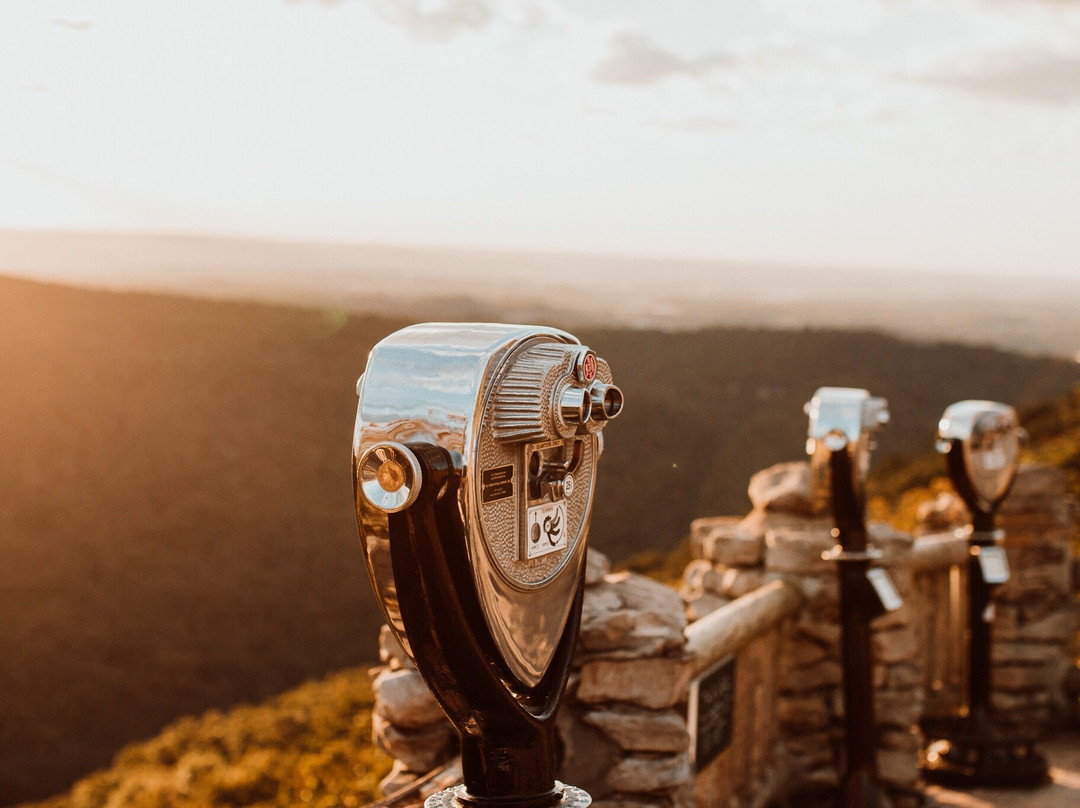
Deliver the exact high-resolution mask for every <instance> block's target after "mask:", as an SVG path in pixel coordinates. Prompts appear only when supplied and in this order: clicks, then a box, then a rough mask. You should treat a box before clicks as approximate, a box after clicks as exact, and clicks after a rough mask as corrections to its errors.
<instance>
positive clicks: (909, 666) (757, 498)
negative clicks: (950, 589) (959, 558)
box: [682, 463, 922, 806]
mask: <svg viewBox="0 0 1080 808" xmlns="http://www.w3.org/2000/svg"><path fill="white" fill-rule="evenodd" d="M749 493H750V498H751V501H752V502H753V504H754V510H753V511H751V513H750V514H749V515H748V516H747V517H746V518H744V519H741V520H733V519H729V518H719V519H699V520H697V521H695V522H694V523H693V525H692V532H691V543H692V549H693V552H694V555H695V557H696V558H695V560H694V561H693V562H691V564H690V565H689V566H688V567H687V570H686V575H685V578H684V584H683V590H682V594H683V596H684V598H685V599H686V601H687V604H688V609H689V610H690V611H691V612H692V613H693V614H694V615H695V616H697V615H700V614H702V613H705V612H706V610H707V609H709V608H716V607H717V606H719V605H721V604H723V603H725V602H727V601H728V600H729V599H731V598H735V597H738V596H740V595H742V594H744V592H746V591H747V590H748V589H752V588H754V587H757V586H760V585H761V583H763V582H766V581H771V580H775V579H782V580H785V581H787V582H789V583H790V584H791V585H793V586H795V587H796V588H798V590H799V591H800V592H801V593H802V595H803V598H804V605H803V608H802V609H801V610H800V611H799V614H798V617H797V619H796V620H794V621H792V623H791V624H790V625H787V626H786V627H785V630H784V632H783V635H782V641H781V645H780V653H779V658H778V659H777V661H776V664H777V667H778V670H779V674H780V682H779V688H778V695H777V699H778V703H777V710H778V714H779V729H780V731H779V735H780V740H781V744H780V749H779V750H778V754H777V756H776V759H775V761H774V766H775V767H776V769H777V772H776V774H775V776H774V779H775V781H776V782H777V793H776V794H774V795H773V797H774V798H776V799H777V800H783V801H786V802H790V803H792V804H816V803H818V802H821V803H823V804H827V803H828V802H829V801H830V799H831V797H832V795H833V793H834V792H835V790H836V788H837V787H838V785H839V782H840V772H841V770H842V766H843V760H842V758H843V740H844V738H843V718H844V702H843V694H842V683H843V668H842V665H841V649H840V625H839V618H840V591H839V583H838V579H837V570H836V565H835V562H832V561H826V560H824V559H823V558H822V553H824V552H826V551H828V550H830V549H831V548H833V547H834V546H835V544H836V539H835V538H834V537H833V535H832V521H831V518H829V517H828V516H823V515H817V514H815V513H814V509H813V505H812V500H811V496H810V478H809V467H808V465H807V464H806V463H785V464H781V465H777V466H773V467H772V468H769V469H766V470H764V471H762V472H759V473H758V474H757V475H755V476H754V477H753V479H752V480H751V482H750V491H749ZM869 533H870V541H871V543H872V544H873V545H874V546H875V547H877V548H878V549H879V550H881V551H882V552H883V553H884V556H883V558H882V560H881V561H880V564H881V565H882V566H884V567H885V568H886V569H887V570H888V571H889V575H890V577H891V578H892V580H893V583H894V584H895V586H896V589H897V591H898V592H899V594H900V595H901V597H902V598H904V601H905V603H904V606H903V607H901V608H900V609H899V610H897V611H895V612H891V613H889V614H888V615H885V616H883V617H880V618H878V619H877V620H875V621H874V623H873V624H872V630H873V644H874V655H875V659H876V664H875V670H874V674H873V679H874V686H875V690H876V700H875V711H876V719H877V728H878V763H879V767H880V771H881V776H882V779H883V780H884V781H885V783H886V784H887V785H888V786H890V787H891V789H892V791H893V792H894V793H893V797H894V802H895V803H896V804H897V805H898V806H902V805H905V804H914V799H913V797H912V791H913V789H914V786H915V784H916V780H917V779H918V771H917V761H918V750H919V744H920V736H919V734H918V729H917V723H918V719H919V715H920V710H921V705H922V687H921V685H922V677H921V669H920V664H921V663H920V659H919V656H920V655H919V651H920V649H919V635H918V632H917V628H916V611H915V608H914V606H913V605H912V601H913V592H912V588H913V577H912V574H911V570H910V568H909V566H908V565H907V563H906V560H907V558H908V557H909V555H910V550H911V546H912V538H911V536H909V535H907V534H904V533H900V532H897V531H896V530H894V529H892V528H890V527H889V526H887V525H885V524H881V523H872V524H871V525H870V526H869Z"/></svg>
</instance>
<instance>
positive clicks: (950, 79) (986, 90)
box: [923, 48, 1080, 106]
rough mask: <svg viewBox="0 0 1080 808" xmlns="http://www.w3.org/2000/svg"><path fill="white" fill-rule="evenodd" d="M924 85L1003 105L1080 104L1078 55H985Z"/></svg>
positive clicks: (1028, 52)
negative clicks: (1000, 101) (986, 99)
mask: <svg viewBox="0 0 1080 808" xmlns="http://www.w3.org/2000/svg"><path fill="white" fill-rule="evenodd" d="M923 81H926V82H928V83H931V84H938V85H941V86H944V87H949V88H953V89H956V90H962V91H965V92H968V93H972V94H974V95H978V96H984V97H989V98H995V99H999V100H1002V101H1011V102H1019V103H1026V104H1044V105H1049V106H1071V105H1075V104H1078V103H1080V52H1078V53H1054V52H1051V51H1045V50H1036V49H1032V48H1026V49H1022V50H1016V51H1010V52H1006V53H994V54H988V55H987V56H986V57H984V58H982V59H981V60H980V61H979V62H978V63H977V64H976V65H973V66H971V67H969V68H967V69H962V68H954V69H952V70H947V71H942V72H939V73H937V74H936V75H929V76H926V77H924V78H923Z"/></svg>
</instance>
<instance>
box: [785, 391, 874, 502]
mask: <svg viewBox="0 0 1080 808" xmlns="http://www.w3.org/2000/svg"><path fill="white" fill-rule="evenodd" d="M803 409H804V410H805V412H806V414H807V415H809V416H810V425H809V429H808V431H807V440H806V453H807V454H808V455H810V483H811V488H812V491H813V498H814V504H815V508H816V509H817V510H819V511H821V510H824V509H825V508H826V507H827V505H828V503H829V497H830V483H829V455H830V454H832V453H833V452H840V451H845V450H846V451H848V452H849V453H850V454H851V457H852V461H853V462H852V464H851V465H852V473H853V475H854V479H853V480H852V482H853V483H854V486H855V488H854V490H855V491H856V492H860V493H861V492H862V489H863V486H864V484H865V482H866V477H867V475H868V474H869V471H870V455H871V452H873V450H874V449H875V448H876V446H875V442H874V434H875V433H876V432H878V431H879V430H880V429H881V428H882V427H883V426H885V425H886V424H887V423H889V405H888V402H887V401H886V400H885V399H884V398H880V397H876V396H871V395H870V393H869V391H867V390H863V389H861V388H857V387H819V388H818V389H817V390H816V391H815V392H814V395H813V396H812V397H811V399H810V401H809V402H807V404H806V406H805V407H804V408H803Z"/></svg>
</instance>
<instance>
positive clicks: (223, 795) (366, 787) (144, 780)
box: [36, 670, 391, 808]
mask: <svg viewBox="0 0 1080 808" xmlns="http://www.w3.org/2000/svg"><path fill="white" fill-rule="evenodd" d="M372 701H373V697H372V692H371V684H370V680H369V678H368V675H367V672H366V671H364V670H349V671H346V672H344V673H339V674H337V675H335V676H331V677H329V678H328V679H325V680H323V681H319V682H310V683H308V684H305V685H303V686H302V687H299V688H297V689H295V690H293V691H291V692H288V693H285V694H284V695H282V696H279V697H278V698H275V699H273V700H271V701H270V702H268V703H266V704H264V705H261V706H257V707H238V708H236V709H234V710H231V711H230V712H228V713H220V712H217V711H211V712H208V713H206V714H205V715H203V716H202V717H200V718H184V719H181V720H180V721H177V722H176V723H175V724H173V725H172V726H170V727H168V728H166V729H165V730H164V731H163V732H162V733H161V734H160V735H158V736H157V737H156V738H152V739H151V740H149V741H146V742H144V743H138V744H132V745H130V746H127V747H125V748H124V749H123V750H122V751H121V752H120V753H119V754H118V755H117V756H116V758H115V760H114V762H113V765H112V767H111V768H109V769H107V770H105V771H101V772H97V773H95V774H92V775H90V776H89V777H86V778H84V779H83V780H81V781H79V782H78V783H76V784H75V786H74V787H73V788H72V789H71V791H70V792H69V793H67V794H64V795H62V796H59V797H56V798H53V799H51V800H48V801H47V802H44V803H39V804H38V805H37V806H36V808H106V806H110V807H111V806H120V805H122V806H124V807H125V808H160V807H161V806H165V805H168V806H175V808H188V807H189V806H190V808H196V807H197V806H198V807H210V806H221V807H222V808H224V807H225V806H259V807H260V808H272V806H283V807H284V806H289V808H293V807H294V806H300V805H304V806H313V808H334V807H335V806H344V807H345V808H354V807H355V806H360V805H364V804H366V803H368V802H370V801H371V800H372V799H374V798H375V791H376V788H377V786H378V782H379V780H380V779H381V778H382V777H383V776H384V775H385V774H386V773H387V771H388V770H389V768H390V764H391V761H390V760H389V759H388V758H387V757H386V755H384V754H383V753H382V752H380V751H379V750H378V749H376V748H374V746H373V745H372V743H371V706H372Z"/></svg>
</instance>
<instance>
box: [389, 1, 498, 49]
mask: <svg viewBox="0 0 1080 808" xmlns="http://www.w3.org/2000/svg"><path fill="white" fill-rule="evenodd" d="M372 8H373V9H374V10H375V12H376V13H377V14H378V15H379V16H380V17H382V18H383V19H385V20H387V21H388V22H392V23H395V24H397V25H401V26H403V27H405V28H406V29H408V30H409V31H410V32H411V33H412V34H414V35H415V36H417V37H419V38H420V39H428V40H432V41H436V42H442V41H446V40H449V39H452V38H454V37H455V36H457V35H458V34H462V33H467V32H470V31H479V30H481V29H483V28H486V27H487V26H488V24H489V23H490V22H491V20H492V16H493V15H492V9H491V6H490V5H489V4H488V3H487V2H486V0H373V2H372Z"/></svg>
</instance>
